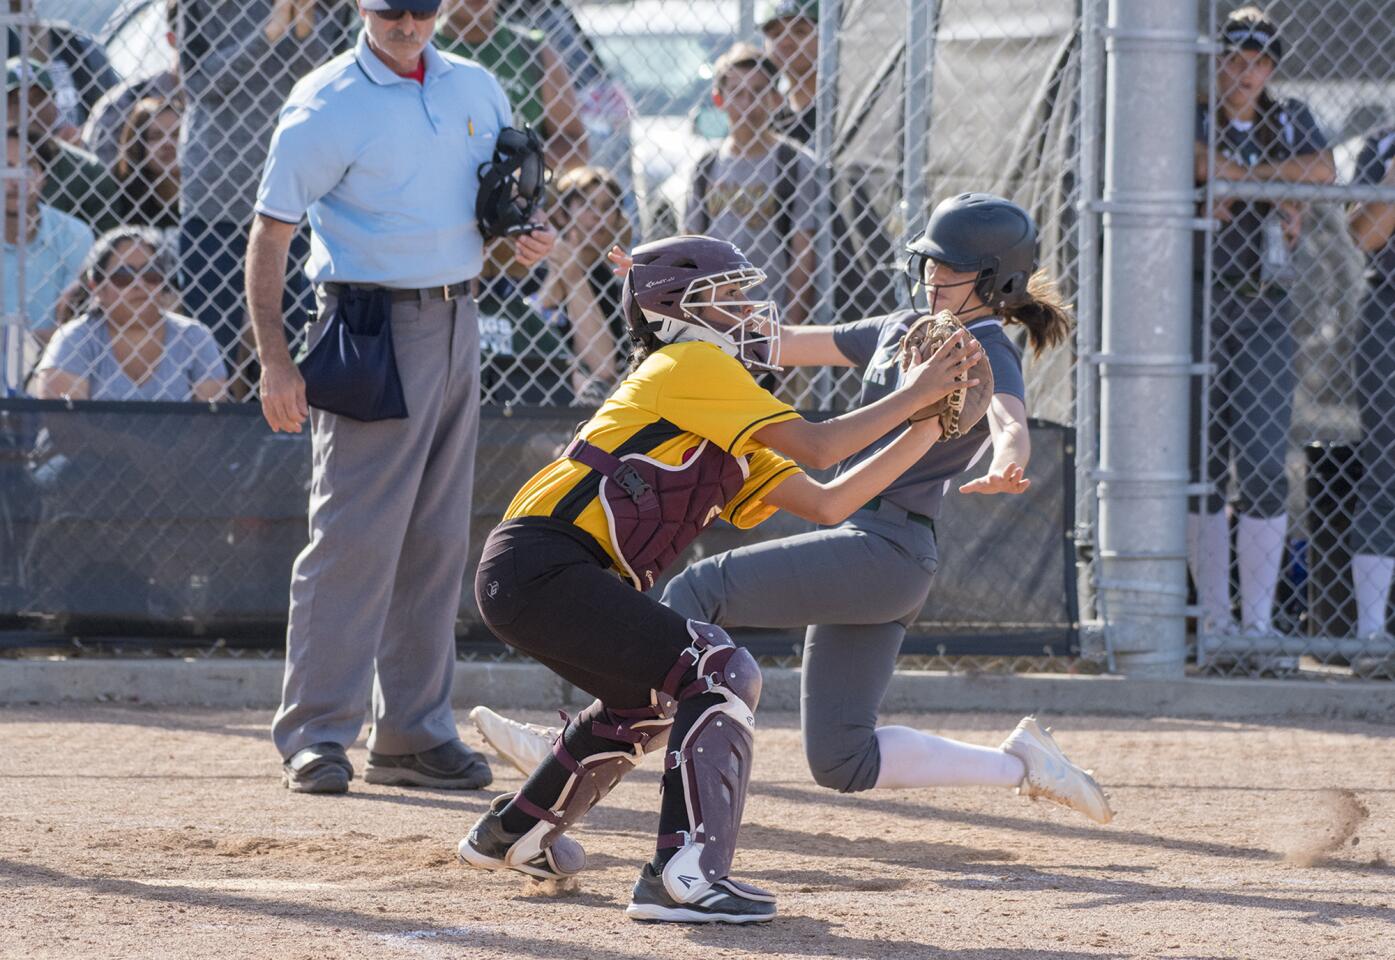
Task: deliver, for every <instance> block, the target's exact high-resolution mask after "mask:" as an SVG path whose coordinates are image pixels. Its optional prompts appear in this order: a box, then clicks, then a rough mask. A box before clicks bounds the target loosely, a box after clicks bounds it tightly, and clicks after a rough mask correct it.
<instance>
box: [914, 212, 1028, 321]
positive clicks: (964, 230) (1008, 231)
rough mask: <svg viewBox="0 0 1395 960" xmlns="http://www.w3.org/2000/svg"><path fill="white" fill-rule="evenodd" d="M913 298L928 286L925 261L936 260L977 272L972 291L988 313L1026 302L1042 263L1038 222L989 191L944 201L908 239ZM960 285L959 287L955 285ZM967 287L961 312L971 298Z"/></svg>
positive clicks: (961, 303)
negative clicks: (918, 230) (918, 231)
mask: <svg viewBox="0 0 1395 960" xmlns="http://www.w3.org/2000/svg"><path fill="white" fill-rule="evenodd" d="M906 252H907V253H908V254H909V255H910V257H909V260H908V262H907V264H906V274H907V276H908V278H909V280H910V286H911V302H912V303H916V302H917V300H916V295H917V293H918V292H919V290H920V289H921V287H922V278H923V277H924V275H925V262H926V261H927V260H933V261H935V262H936V263H943V264H944V265H945V266H947V267H949V268H950V269H952V270H954V271H956V272H958V273H972V274H976V275H977V276H976V279H974V280H973V281H969V282H966V284H965V285H967V284H968V283H972V290H973V291H974V292H977V293H978V296H979V299H980V300H982V301H983V303H984V305H985V306H986V307H987V310H988V312H992V313H997V312H999V311H1001V310H1002V309H1003V308H1004V307H1015V306H1021V305H1022V304H1025V303H1026V302H1027V300H1028V299H1029V297H1028V294H1027V281H1028V280H1029V279H1031V276H1032V274H1033V273H1034V272H1035V271H1036V268H1037V225H1036V223H1035V222H1034V221H1033V220H1032V217H1031V215H1030V214H1028V213H1027V211H1026V210H1023V209H1022V208H1021V207H1019V206H1018V205H1017V204H1015V203H1013V202H1012V201H1011V200H1005V199H1003V198H1002V197H995V196H993V195H991V194H987V193H963V194H960V195H959V196H957V197H951V198H949V199H948V200H944V201H941V202H940V203H939V204H938V205H937V206H936V207H935V209H934V210H933V211H932V212H931V214H930V219H929V221H928V222H927V223H926V225H925V230H924V231H923V232H922V233H920V234H919V235H917V236H916V237H914V238H912V240H911V241H910V242H909V243H908V244H906ZM954 286H959V284H955V285H954ZM968 300H969V291H965V293H964V299H963V300H962V301H961V302H960V305H959V309H958V310H956V311H955V313H957V314H958V313H962V312H963V307H964V304H966V303H968Z"/></svg>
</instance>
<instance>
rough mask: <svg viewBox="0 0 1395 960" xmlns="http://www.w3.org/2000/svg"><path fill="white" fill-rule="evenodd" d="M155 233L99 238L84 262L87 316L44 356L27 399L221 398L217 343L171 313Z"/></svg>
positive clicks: (223, 384) (122, 232)
mask: <svg viewBox="0 0 1395 960" xmlns="http://www.w3.org/2000/svg"><path fill="white" fill-rule="evenodd" d="M165 259H166V258H165V257H164V256H163V255H162V253H161V240H160V235H159V233H158V232H156V231H154V230H152V229H150V228H148V227H122V228H118V229H116V230H111V231H108V232H107V233H104V234H102V236H101V237H99V238H98V239H97V242H96V243H95V244H94V245H93V247H92V250H91V252H90V253H89V254H88V256H87V258H86V260H85V261H84V263H83V271H82V274H83V276H82V279H83V286H84V291H85V293H86V296H87V309H86V311H85V312H84V313H82V314H81V315H80V316H78V317H77V318H76V319H74V320H70V321H69V322H68V323H65V324H64V325H63V326H62V327H61V328H60V329H59V330H58V332H57V333H56V334H54V336H53V339H52V340H50V341H49V344H48V348H47V349H46V350H45V351H44V356H43V359H42V360H40V361H39V366H38V369H37V370H36V371H35V374H34V383H33V386H32V393H33V394H34V396H36V397H38V398H40V399H43V400H54V399H59V398H63V397H67V398H69V399H73V400H176V401H187V400H196V401H209V400H218V399H221V398H222V397H223V395H224V391H225V390H226V388H227V372H226V370H225V369H224V367H223V361H222V358H221V357H220V355H219V353H218V343H217V341H215V340H214V339H213V334H212V333H211V332H209V330H208V328H207V327H205V326H204V325H203V324H201V323H199V322H198V321H196V320H190V319H189V318H188V317H181V316H179V315H178V314H176V313H172V312H171V311H170V305H171V304H172V303H173V300H174V294H173V291H172V289H171V287H170V285H169V271H168V270H167V269H166V265H165V263H164V260H165Z"/></svg>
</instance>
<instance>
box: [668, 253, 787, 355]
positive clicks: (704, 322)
mask: <svg viewBox="0 0 1395 960" xmlns="http://www.w3.org/2000/svg"><path fill="white" fill-rule="evenodd" d="M764 280H765V272H764V271H762V270H758V269H750V270H734V271H731V272H729V273H718V274H713V275H712V276H709V277H703V278H702V279H700V280H694V281H693V282H692V283H691V284H689V286H688V290H687V292H686V293H684V295H683V300H682V302H681V304H680V305H681V307H682V308H683V314H684V316H686V317H688V318H689V319H690V320H691V321H692V324H693V325H694V326H695V327H697V326H700V327H701V329H700V330H694V333H696V334H697V338H698V339H701V340H705V341H707V342H709V343H714V344H716V345H717V346H719V347H721V348H722V349H723V350H724V351H726V352H727V353H729V354H731V355H732V356H734V357H736V359H737V360H739V361H741V364H742V365H743V366H745V367H746V368H747V369H748V370H779V369H780V317H779V312H778V311H777V309H776V307H775V301H774V300H749V299H746V298H745V297H743V296H741V293H742V292H744V291H746V290H749V289H751V288H752V287H754V286H756V285H757V284H759V283H761V282H762V281H764Z"/></svg>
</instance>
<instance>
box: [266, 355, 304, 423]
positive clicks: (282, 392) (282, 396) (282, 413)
mask: <svg viewBox="0 0 1395 960" xmlns="http://www.w3.org/2000/svg"><path fill="white" fill-rule="evenodd" d="M260 393H261V398H262V416H264V417H266V422H267V423H268V424H270V425H271V429H272V430H274V431H282V430H284V431H285V432H286V433H300V425H301V424H303V423H304V422H305V418H306V417H308V416H309V415H310V407H309V405H308V404H306V402H305V380H304V378H302V377H301V375H300V370H299V369H297V368H296V365H295V363H294V361H292V360H291V358H290V354H289V353H287V355H286V357H285V359H283V360H276V361H274V362H272V363H264V364H262V382H261V388H260Z"/></svg>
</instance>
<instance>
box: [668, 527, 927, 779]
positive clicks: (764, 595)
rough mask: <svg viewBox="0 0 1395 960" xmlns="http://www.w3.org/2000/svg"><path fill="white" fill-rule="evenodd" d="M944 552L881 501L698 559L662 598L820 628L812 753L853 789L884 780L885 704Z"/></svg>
mask: <svg viewBox="0 0 1395 960" xmlns="http://www.w3.org/2000/svg"><path fill="white" fill-rule="evenodd" d="M936 558H937V554H936V550H935V535H934V533H933V531H931V529H930V528H929V527H928V526H925V525H924V524H922V523H919V522H915V521H911V520H908V519H907V517H906V512H905V511H904V510H902V509H900V508H899V507H896V506H893V505H891V504H889V503H883V504H882V505H881V506H880V507H879V508H878V509H877V510H875V511H872V510H859V511H858V512H857V513H855V514H854V515H853V516H852V517H851V518H849V519H848V520H847V521H845V522H843V523H842V524H840V525H838V526H836V527H829V528H825V529H820V530H815V531H813V532H810V533H805V534H800V535H798V536H794V537H787V538H785V539H783V540H772V541H769V542H766V543H758V544H753V545H752V546H749V547H741V548H740V549H737V550H731V551H729V552H727V553H722V554H718V555H717V556H715V557H709V558H707V559H706V560H702V561H700V562H698V563H695V564H693V565H692V566H690V567H688V569H686V570H684V571H683V572H682V573H681V574H679V575H678V576H677V577H675V578H674V579H673V580H671V581H670V582H669V584H668V586H667V587H666V588H665V589H664V595H663V603H664V604H665V605H667V606H669V607H671V608H672V609H673V610H674V611H675V612H677V613H680V614H682V615H683V616H685V617H688V618H690V619H694V620H705V621H707V622H708V623H716V624H718V625H721V626H724V627H725V626H731V627H783V628H789V627H801V626H807V625H809V624H811V623H812V624H815V625H814V626H809V627H808V630H807V632H806V633H805V636H804V665H803V677H802V680H801V685H802V686H801V691H800V717H801V723H802V726H803V733H804V754H805V757H806V758H807V759H808V762H809V770H810V772H811V773H812V774H813V776H814V780H815V781H816V782H817V783H818V784H820V785H821V786H825V787H830V788H832V789H834V790H840V791H843V792H845V793H849V792H852V791H856V790H867V789H870V788H871V787H873V786H875V785H876V783H877V773H878V771H879V770H880V768H881V754H880V751H879V750H878V748H877V738H876V736H875V732H876V727H877V710H878V708H879V707H880V706H881V702H882V696H883V695H884V694H885V693H886V687H887V684H888V683H889V682H890V680H891V675H892V672H893V671H894V670H895V668H896V655H897V653H898V652H899V651H900V649H901V641H902V640H903V639H904V638H905V636H906V627H907V626H908V625H909V624H910V623H912V622H913V621H914V620H915V618H916V617H917V616H918V615H919V613H920V611H921V609H922V608H923V607H924V606H925V599H926V597H927V596H928V595H929V592H930V578H931V576H932V575H933V574H934V572H935V566H936V562H937V559H936Z"/></svg>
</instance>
